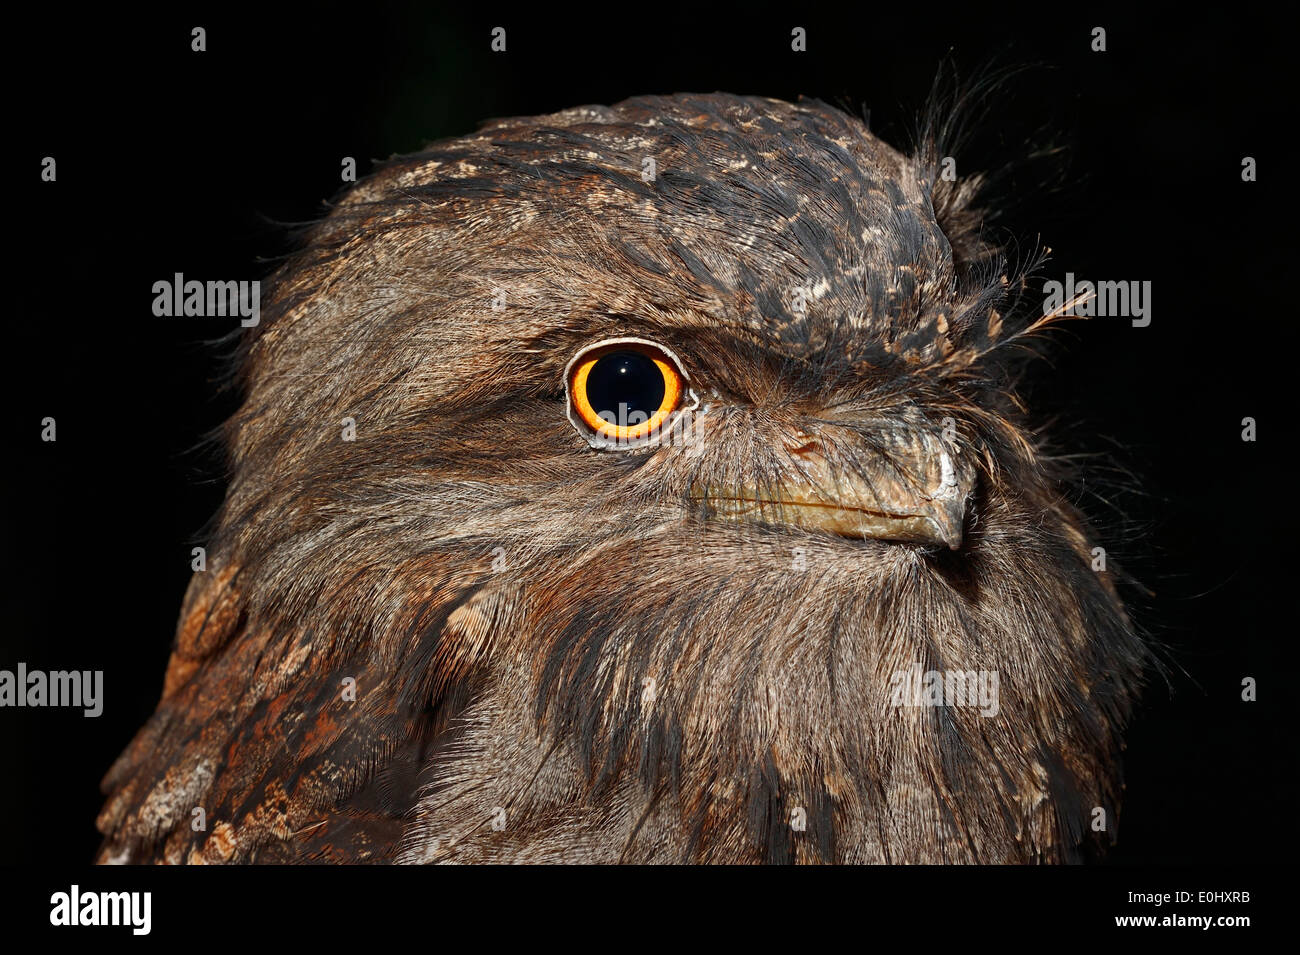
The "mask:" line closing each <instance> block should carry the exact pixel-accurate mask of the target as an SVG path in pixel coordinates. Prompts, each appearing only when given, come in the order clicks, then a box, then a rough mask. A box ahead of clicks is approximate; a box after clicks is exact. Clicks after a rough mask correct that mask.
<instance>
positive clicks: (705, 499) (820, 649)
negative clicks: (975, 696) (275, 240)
mask: <svg viewBox="0 0 1300 955" xmlns="http://www.w3.org/2000/svg"><path fill="white" fill-rule="evenodd" d="M938 157H939V153H938V152H937V149H936V147H934V146H933V145H931V144H926V145H925V146H924V147H923V148H922V150H921V151H920V153H919V154H918V155H916V156H906V155H903V154H901V153H899V152H897V151H895V150H894V149H892V148H890V147H889V146H887V145H885V144H884V143H882V142H881V141H880V140H878V139H876V138H875V137H874V136H873V135H872V134H871V133H870V132H868V130H867V129H866V127H865V126H864V125H863V124H862V123H861V122H860V121H858V120H857V119H855V118H853V117H851V116H848V115H846V114H843V113H841V112H839V111H836V110H833V109H831V108H829V107H827V106H825V105H823V104H821V103H818V102H803V103H800V104H796V105H791V104H787V103H782V102H778V101H774V100H766V99H757V98H746V97H735V96H726V95H712V96H675V97H646V98H640V99H634V100H629V101H627V102H625V103H622V104H620V105H618V106H615V107H610V108H606V107H584V108H580V109H572V110H567V111H565V112H562V113H557V114H554V115H551V116H543V117H536V118H521V119H506V120H498V121H495V122H493V123H490V124H488V125H487V126H485V127H484V128H483V129H482V130H481V131H480V132H479V133H477V134H475V135H472V136H467V137H464V138H461V139H455V140H449V141H444V142H440V143H437V144H434V145H433V146H430V147H429V148H428V149H427V150H426V151H424V152H422V153H419V154H417V155H413V156H408V157H404V158H400V159H397V160H395V161H393V162H390V163H389V164H387V165H386V166H384V167H383V168H382V169H381V170H380V171H378V172H377V173H376V174H374V175H373V176H371V177H370V178H369V179H367V180H365V181H364V182H362V183H360V184H359V185H357V186H356V187H355V188H354V189H352V190H351V191H350V192H349V193H347V194H346V196H345V197H344V198H343V199H342V201H341V202H340V203H339V204H338V206H337V207H336V208H335V209H334V210H333V212H332V213H331V214H330V215H329V216H328V218H326V219H325V220H324V221H323V222H321V223H320V224H318V225H317V226H315V227H314V228H313V229H312V231H311V232H310V234H309V236H308V239H307V241H306V243H305V247H304V248H303V250H302V251H301V252H299V253H298V254H297V255H296V256H294V257H293V258H292V259H291V260H290V261H289V262H287V263H286V264H285V265H284V267H283V268H281V269H280V271H279V272H278V273H277V275H276V276H275V277H274V279H273V281H272V283H271V291H270V297H269V300H268V301H267V302H266V303H265V304H264V308H263V315H264V318H263V322H262V324H261V326H260V327H258V328H257V329H255V330H253V332H252V334H251V335H250V337H249V338H248V339H247V341H246V342H245V347H244V354H243V357H242V366H241V367H242V380H243V383H244V387H245V388H246V398H245V400H244V402H243V405H242V407H241V408H240V410H239V412H238V413H237V414H236V415H235V417H234V419H233V420H232V421H231V422H230V423H229V425H228V427H227V432H226V435H227V439H228V444H229V453H230V462H231V476H230V485H229V491H228V494H227V497H226V501H225V505H224V507H223V508H222V510H221V513H220V515H219V519H218V522H217V526H216V530H215V534H214V537H213V539H212V541H211V544H210V559H209V566H208V570H207V571H206V572H203V573H199V574H196V575H195V578H194V581H193V583H192V585H191V586H190V589H189V593H188V595H187V596H186V600H185V604H184V608H183V610H182V615H181V621H180V626H179V630H178V634H177V642H176V646H175V650H174V653H173V656H172V660H171V664H170V667H169V668H168V671H167V678H166V685H165V690H164V694H163V699H162V701H161V702H160V704H159V707H158V710H157V712H156V714H155V715H154V716H153V718H152V719H151V720H150V721H149V723H148V724H147V725H146V726H145V727H144V729H142V730H141V732H140V734H139V735H138V737H137V738H136V740H135V742H134V743H132V745H131V746H130V748H129V749H128V750H127V751H126V752H125V753H124V754H123V756H122V757H121V758H120V759H119V760H118V762H117V764H116V765H115V766H114V767H113V769H112V770H111V771H110V773H109V775H108V777H107V779H106V780H105V788H106V791H107V792H108V793H109V799H108V803H107V805H106V806H105V808H104V810H103V812H102V814H101V816H100V820H99V824H100V828H101V830H102V831H103V832H104V834H105V836H106V841H105V844H104V848H103V850H102V851H101V856H100V858H101V861H144V860H149V859H161V860H166V861H170V862H241V861H257V862H279V861H304V860H325V861H409V862H422V861H454V862H496V861H511V862H550V861H581V862H617V861H627V862H691V861H704V862H757V861H772V862H786V861H798V862H832V861H834V862H1018V861H1062V860H1073V859H1077V858H1081V857H1082V856H1083V853H1084V846H1085V844H1086V843H1088V842H1089V841H1090V840H1093V839H1094V838H1096V837H1098V836H1099V835H1100V837H1101V838H1102V839H1103V840H1104V839H1105V838H1108V836H1109V834H1111V833H1113V830H1114V816H1115V809H1116V803H1117V799H1118V796H1119V788H1120V787H1119V782H1118V770H1117V765H1116V753H1117V750H1118V747H1119V742H1118V733H1119V731H1120V729H1121V727H1122V724H1123V722H1124V720H1125V718H1126V715H1127V714H1128V712H1129V709H1130V706H1131V702H1132V700H1133V697H1134V694H1135V692H1136V688H1137V684H1138V681H1139V678H1140V673H1141V669H1142V666H1143V662H1144V659H1145V651H1144V649H1143V645H1142V643H1141V641H1140V640H1139V639H1138V638H1137V637H1136V636H1135V634H1134V632H1133V629H1132V627H1131V625H1130V623H1129V621H1128V619H1127V617H1126V615H1125V612H1124V610H1123V609H1122V607H1121V604H1120V602H1119V600H1118V598H1117V596H1116V594H1115V590H1114V587H1113V585H1112V582H1111V580H1110V575H1109V574H1108V573H1106V572H1097V571H1094V570H1093V569H1092V567H1091V562H1092V558H1091V556H1090V549H1091V547H1092V546H1093V544H1092V543H1091V542H1090V539H1089V537H1088V532H1087V530H1086V529H1085V526H1084V524H1083V522H1082V519H1081V517H1080V516H1079V515H1078V514H1077V513H1076V512H1075V510H1074V509H1073V507H1072V506H1071V505H1070V504H1069V503H1068V501H1067V500H1066V497H1065V496H1064V490H1063V487H1062V485H1061V482H1060V478H1061V475H1060V473H1059V472H1058V469H1057V468H1056V467H1055V466H1054V464H1053V462H1052V461H1051V460H1050V459H1048V458H1047V457H1045V456H1044V455H1042V454H1041V453H1040V452H1039V451H1038V450H1037V448H1038V444H1039V440H1038V438H1037V436H1036V435H1034V434H1032V433H1030V432H1029V431H1028V430H1027V427H1026V424H1025V416H1024V412H1023V409H1022V408H1021V407H1020V405H1019V403H1018V401H1017V399H1016V398H1015V396H1014V393H1013V391H1012V390H1011V388H1012V381H1011V379H1010V377H1009V375H1010V373H1011V370H1012V369H1013V368H1014V366H1015V363H1016V360H1017V359H1018V354H1017V353H1020V352H1022V351H1023V350H1022V349H1019V348H1017V347H1015V346H1008V343H1009V342H1011V341H1012V340H1014V339H1016V338H1017V337H1020V336H1021V335H1022V333H1023V332H1024V331H1025V330H1026V327H1027V325H1028V323H1029V320H1031V319H1033V318H1035V317H1037V314H1038V313H1036V312H1035V313H1032V314H1030V315H1029V316H1028V318H1019V319H1017V318H1016V317H1015V316H1017V315H1021V314H1022V313H1023V312H1024V309H1023V308H1022V309H1019V310H1016V309H1014V308H1012V306H1014V304H1015V301H1014V300H1015V297H1016V293H1017V292H1018V289H1019V285H1018V283H1017V281H1016V277H1015V276H1010V277H1009V279H1008V277H1004V275H1003V269H1004V265H1003V263H1002V261H1001V258H1000V256H999V254H998V252H997V250H996V249H995V248H994V247H993V246H992V245H991V244H990V243H989V242H987V241H986V239H985V237H984V234H983V233H982V231H981V219H980V216H979V213H978V209H976V208H975V207H974V206H973V204H972V198H973V194H974V192H975V184H974V183H972V182H970V181H966V182H963V183H951V182H945V181H942V179H941V178H940V177H939V176H938V167H937V162H938ZM647 158H650V159H653V160H654V163H653V169H652V170H651V171H652V172H653V175H649V173H648V170H650V167H649V166H648V165H647V163H646V162H645V160H646V159H647ZM618 336H633V337H636V338H639V339H646V340H650V341H653V342H659V343H662V344H663V345H664V346H666V347H667V348H669V349H671V350H672V352H673V353H674V354H675V355H676V356H680V360H681V363H682V366H683V368H684V370H685V372H686V373H687V375H688V376H689V380H690V383H691V386H692V387H693V388H694V389H695V391H696V392H697V393H698V394H699V396H700V398H701V404H700V409H699V412H698V417H697V420H696V425H697V429H696V430H697V432H698V434H697V437H698V438H699V439H700V442H701V443H697V444H693V445H692V446H690V447H682V446H659V447H650V448H641V449H636V450H633V451H621V450H617V449H614V450H603V449H598V448H593V447H591V446H590V445H589V444H588V443H587V441H585V440H584V439H583V437H582V436H581V435H580V434H579V433H577V431H576V430H575V427H574V425H573V424H572V423H571V421H570V420H569V417H568V416H567V415H566V403H565V369H566V367H567V366H568V364H569V363H570V361H571V360H572V359H573V358H574V356H575V354H577V353H578V352H579V351H580V350H581V349H583V348H584V347H587V346H590V345H592V344H593V343H596V342H599V341H602V340H604V339H609V338H614V337H618ZM345 418H351V419H354V421H355V434H356V437H355V440H344V437H343V428H344V424H343V419H345ZM940 474H942V477H941V478H940V477H936V476H935V475H940ZM936 480H942V481H945V482H947V484H945V485H944V486H945V487H951V488H954V489H956V490H954V491H953V494H954V497H953V498H952V499H951V500H950V501H949V502H948V504H947V505H946V506H947V511H946V512H945V513H948V514H950V515H951V516H953V518H954V520H955V521H956V525H955V527H954V528H949V529H948V533H950V536H952V540H953V546H952V547H945V546H942V545H938V546H936V545H934V544H926V543H915V542H906V541H903V542H900V541H899V540H893V539H882V538H880V537H874V536H858V537H855V536H842V535H841V534H839V533H832V532H830V531H828V530H825V529H818V528H817V527H814V526H812V525H811V524H810V523H809V521H810V520H811V518H810V517H809V515H812V514H814V513H817V514H824V513H826V512H825V511H824V510H820V511H819V510H817V509H816V506H806V507H801V506H798V505H797V504H796V503H795V502H796V501H805V498H806V497H807V495H808V494H812V493H813V491H815V492H816V494H815V496H817V497H818V499H819V500H820V499H823V498H830V497H835V496H836V495H842V494H848V493H850V490H851V491H852V493H853V494H872V493H874V494H876V495H877V497H878V498H879V499H880V500H885V498H886V497H889V498H890V499H891V500H895V499H896V500H904V499H906V500H910V501H912V502H913V503H915V504H916V506H917V507H918V508H920V509H921V510H919V511H918V512H917V513H920V514H922V515H924V513H929V511H927V510H926V509H930V511H933V510H934V508H937V507H938V504H937V503H936V501H937V498H935V497H934V496H933V495H932V494H931V493H930V491H928V490H927V488H930V487H931V486H932V484H933V482H934V481H936ZM814 485H815V487H814ZM728 489H740V490H739V491H737V492H736V494H735V495H734V496H737V497H743V496H746V495H749V496H750V497H752V496H753V495H755V494H757V495H759V496H760V497H761V496H764V495H766V500H768V502H769V503H768V504H767V505H765V506H764V507H765V510H764V511H763V513H762V514H759V515H749V516H748V517H747V516H746V515H745V514H739V515H736V514H731V513H729V512H728V509H727V507H726V506H724V505H725V502H720V500H719V499H720V498H721V497H725V496H726V495H728V494H729V493H731V492H730V491H729V490H728ZM742 491H743V493H741V492H742ZM801 495H803V496H801ZM899 506H900V507H901V506H903V505H901V504H900V505H899ZM893 508H894V505H892V504H891V505H890V508H888V509H887V510H889V512H890V513H891V514H892V513H894V510H893ZM733 510H734V508H733ZM851 513H855V514H859V516H861V514H863V513H867V511H862V510H857V511H852V512H851ZM909 513H910V512H909ZM724 518H730V519H724ZM753 518H761V519H753ZM882 520H886V521H892V520H895V518H893V517H888V516H886V517H885V518H882ZM916 520H919V521H921V524H920V525H919V526H921V527H922V528H923V529H924V528H929V527H931V525H929V524H926V523H925V520H926V518H925V517H924V516H922V517H918V518H916ZM900 526H901V525H900ZM953 535H955V536H953ZM945 540H947V538H945ZM913 666H920V667H921V669H923V670H950V669H955V670H962V671H996V672H997V673H998V674H999V677H1000V705H999V709H998V712H997V714H996V715H994V716H987V715H981V712H980V711H979V710H978V709H975V708H969V707H966V708H963V707H958V706H942V707H900V706H896V705H893V704H894V702H895V701H894V700H892V699H891V690H892V680H893V678H894V675H895V674H897V673H900V672H903V671H908V670H909V669H910V668H912V667H913ZM348 678H352V679H354V680H355V681H356V694H355V701H351V700H349V699H347V698H346V694H345V692H344V688H345V681H346V680H347V679H348ZM196 807H201V808H203V809H204V811H205V814H206V828H205V829H203V830H199V831H196V830H195V829H194V828H193V826H192V825H191V822H192V819H193V809H194V808H196ZM1094 807H1102V808H1104V809H1105V810H1106V813H1107V817H1108V819H1109V823H1110V825H1109V833H1101V834H1098V833H1094V832H1093V831H1092V829H1091V823H1092V821H1093V818H1094V816H1093V809H1094ZM796 820H797V821H798V822H797V823H796V824H792V822H796ZM804 820H806V825H803V824H801V823H802V822H803V821H804Z"/></svg>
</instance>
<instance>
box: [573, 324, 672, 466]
mask: <svg viewBox="0 0 1300 955" xmlns="http://www.w3.org/2000/svg"><path fill="white" fill-rule="evenodd" d="M566 384H567V387H568V398H569V419H570V420H571V421H572V422H573V424H574V426H575V427H577V428H578V430H579V431H581V432H583V433H584V434H585V435H586V437H587V438H588V440H589V441H591V443H592V444H593V445H595V446H597V447H608V446H620V445H623V446H636V445H638V444H645V443H647V442H648V441H649V440H651V439H653V438H654V436H655V435H657V434H659V433H661V432H662V431H663V429H664V426H665V424H666V423H667V422H668V420H669V419H670V418H671V417H672V415H673V413H674V412H676V411H678V410H679V409H680V408H681V406H682V404H683V399H684V398H685V397H686V396H687V393H688V391H689V389H688V388H687V386H686V378H685V375H684V374H683V372H682V368H681V363H680V362H679V361H678V360H677V356H676V355H674V354H673V353H672V352H670V351H668V349H666V348H664V347H663V346H662V345H657V344H655V343H654V342H650V341H646V340H644V339H639V338H617V339H611V340H610V341H606V342H601V343H599V344H597V345H593V346H591V347H589V348H586V349H584V350H582V351H581V352H579V353H578V354H577V356H576V357H575V358H574V359H573V361H571V362H569V367H568V371H567V374H566Z"/></svg>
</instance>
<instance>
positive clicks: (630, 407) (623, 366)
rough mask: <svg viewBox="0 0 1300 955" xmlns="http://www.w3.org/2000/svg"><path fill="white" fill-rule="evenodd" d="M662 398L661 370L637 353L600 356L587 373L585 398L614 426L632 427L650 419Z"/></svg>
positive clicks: (612, 353)
mask: <svg viewBox="0 0 1300 955" xmlns="http://www.w3.org/2000/svg"><path fill="white" fill-rule="evenodd" d="M663 400H664V376H663V373H662V372H661V371H660V370H659V366H658V365H656V364H655V363H654V361H652V360H651V359H650V358H648V357H647V356H645V355H643V354H641V353H640V352H636V351H630V350H624V351H612V352H610V353H609V354H608V355H602V356H601V357H600V358H598V359H596V364H594V365H592V367H591V371H590V372H589V373H588V375H587V401H588V402H590V404H591V407H592V409H593V410H594V411H595V412H596V414H598V415H600V416H601V417H603V418H605V419H606V420H609V421H612V422H613V423H614V424H617V425H622V426H625V427H632V426H635V425H637V424H639V423H641V422H642V421H649V420H650V418H651V417H653V416H654V413H655V412H656V411H658V410H659V406H660V405H661V404H663ZM619 405H626V406H627V408H626V410H624V411H622V412H621V413H620V408H619ZM634 415H636V417H633V416H634Z"/></svg>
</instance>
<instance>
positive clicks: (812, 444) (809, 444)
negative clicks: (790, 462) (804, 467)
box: [785, 433, 822, 455]
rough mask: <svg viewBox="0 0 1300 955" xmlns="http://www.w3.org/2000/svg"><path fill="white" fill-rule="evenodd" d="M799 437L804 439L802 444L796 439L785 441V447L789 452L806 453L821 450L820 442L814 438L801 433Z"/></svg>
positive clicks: (814, 452)
mask: <svg viewBox="0 0 1300 955" xmlns="http://www.w3.org/2000/svg"><path fill="white" fill-rule="evenodd" d="M799 438H803V439H806V440H804V441H803V443H802V444H800V443H798V439H796V440H794V441H786V442H785V449H786V450H787V451H788V452H790V453H791V454H794V455H808V454H817V453H819V452H820V451H821V449H822V444H821V442H820V441H818V440H817V439H816V438H809V437H808V436H807V435H806V434H802V433H801V434H800V435H799Z"/></svg>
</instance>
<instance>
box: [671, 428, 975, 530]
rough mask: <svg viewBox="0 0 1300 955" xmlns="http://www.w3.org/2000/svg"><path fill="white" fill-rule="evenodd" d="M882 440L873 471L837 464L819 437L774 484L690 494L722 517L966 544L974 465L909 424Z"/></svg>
mask: <svg viewBox="0 0 1300 955" xmlns="http://www.w3.org/2000/svg"><path fill="white" fill-rule="evenodd" d="M882 438H883V444H884V445H885V447H886V449H887V452H888V453H886V454H881V455H879V463H878V464H876V465H873V466H871V467H870V468H869V469H867V473H861V472H862V470H863V469H861V468H846V467H843V466H840V467H837V466H835V465H834V464H833V462H831V461H829V460H827V458H826V457H825V456H824V455H823V454H822V453H821V450H820V445H819V444H818V443H817V442H815V441H814V442H809V443H808V444H805V445H803V446H802V447H800V448H797V449H790V450H791V457H792V460H793V461H794V464H795V469H794V470H793V471H792V472H791V473H790V474H789V475H786V476H785V477H783V478H782V479H780V480H779V481H778V482H776V483H774V484H772V485H765V486H763V487H761V488H760V487H758V486H757V485H741V486H740V487H735V486H732V487H728V488H721V487H718V488H715V487H707V488H700V489H696V490H695V491H693V492H692V495H691V496H692V497H693V498H694V499H696V500H699V501H701V502H702V503H703V504H704V507H705V509H706V511H707V512H708V514H709V516H711V517H714V518H716V519H718V520H728V521H754V522H758V523H763V524H774V525H786V526H793V527H799V528H802V529H804V530H820V531H829V532H831V533H833V534H839V535H841V536H843V537H852V538H859V539H865V538H875V539H877V540H885V541H903V542H908V543H913V544H929V545H935V546H939V545H946V546H947V547H948V548H950V549H952V550H957V549H959V548H960V547H961V543H962V529H963V525H964V523H965V519H966V502H967V499H968V498H969V497H970V494H971V491H972V490H973V489H974V484H975V475H974V471H973V469H972V468H971V467H970V466H969V465H968V464H967V463H966V462H965V461H964V460H963V459H962V456H961V455H960V454H959V452H958V451H957V449H956V448H955V447H953V446H951V445H949V444H947V443H945V442H944V441H943V439H942V438H941V437H939V436H938V435H935V434H931V433H929V432H926V431H917V430H911V429H908V430H896V431H891V432H887V433H885V434H884V435H882Z"/></svg>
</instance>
